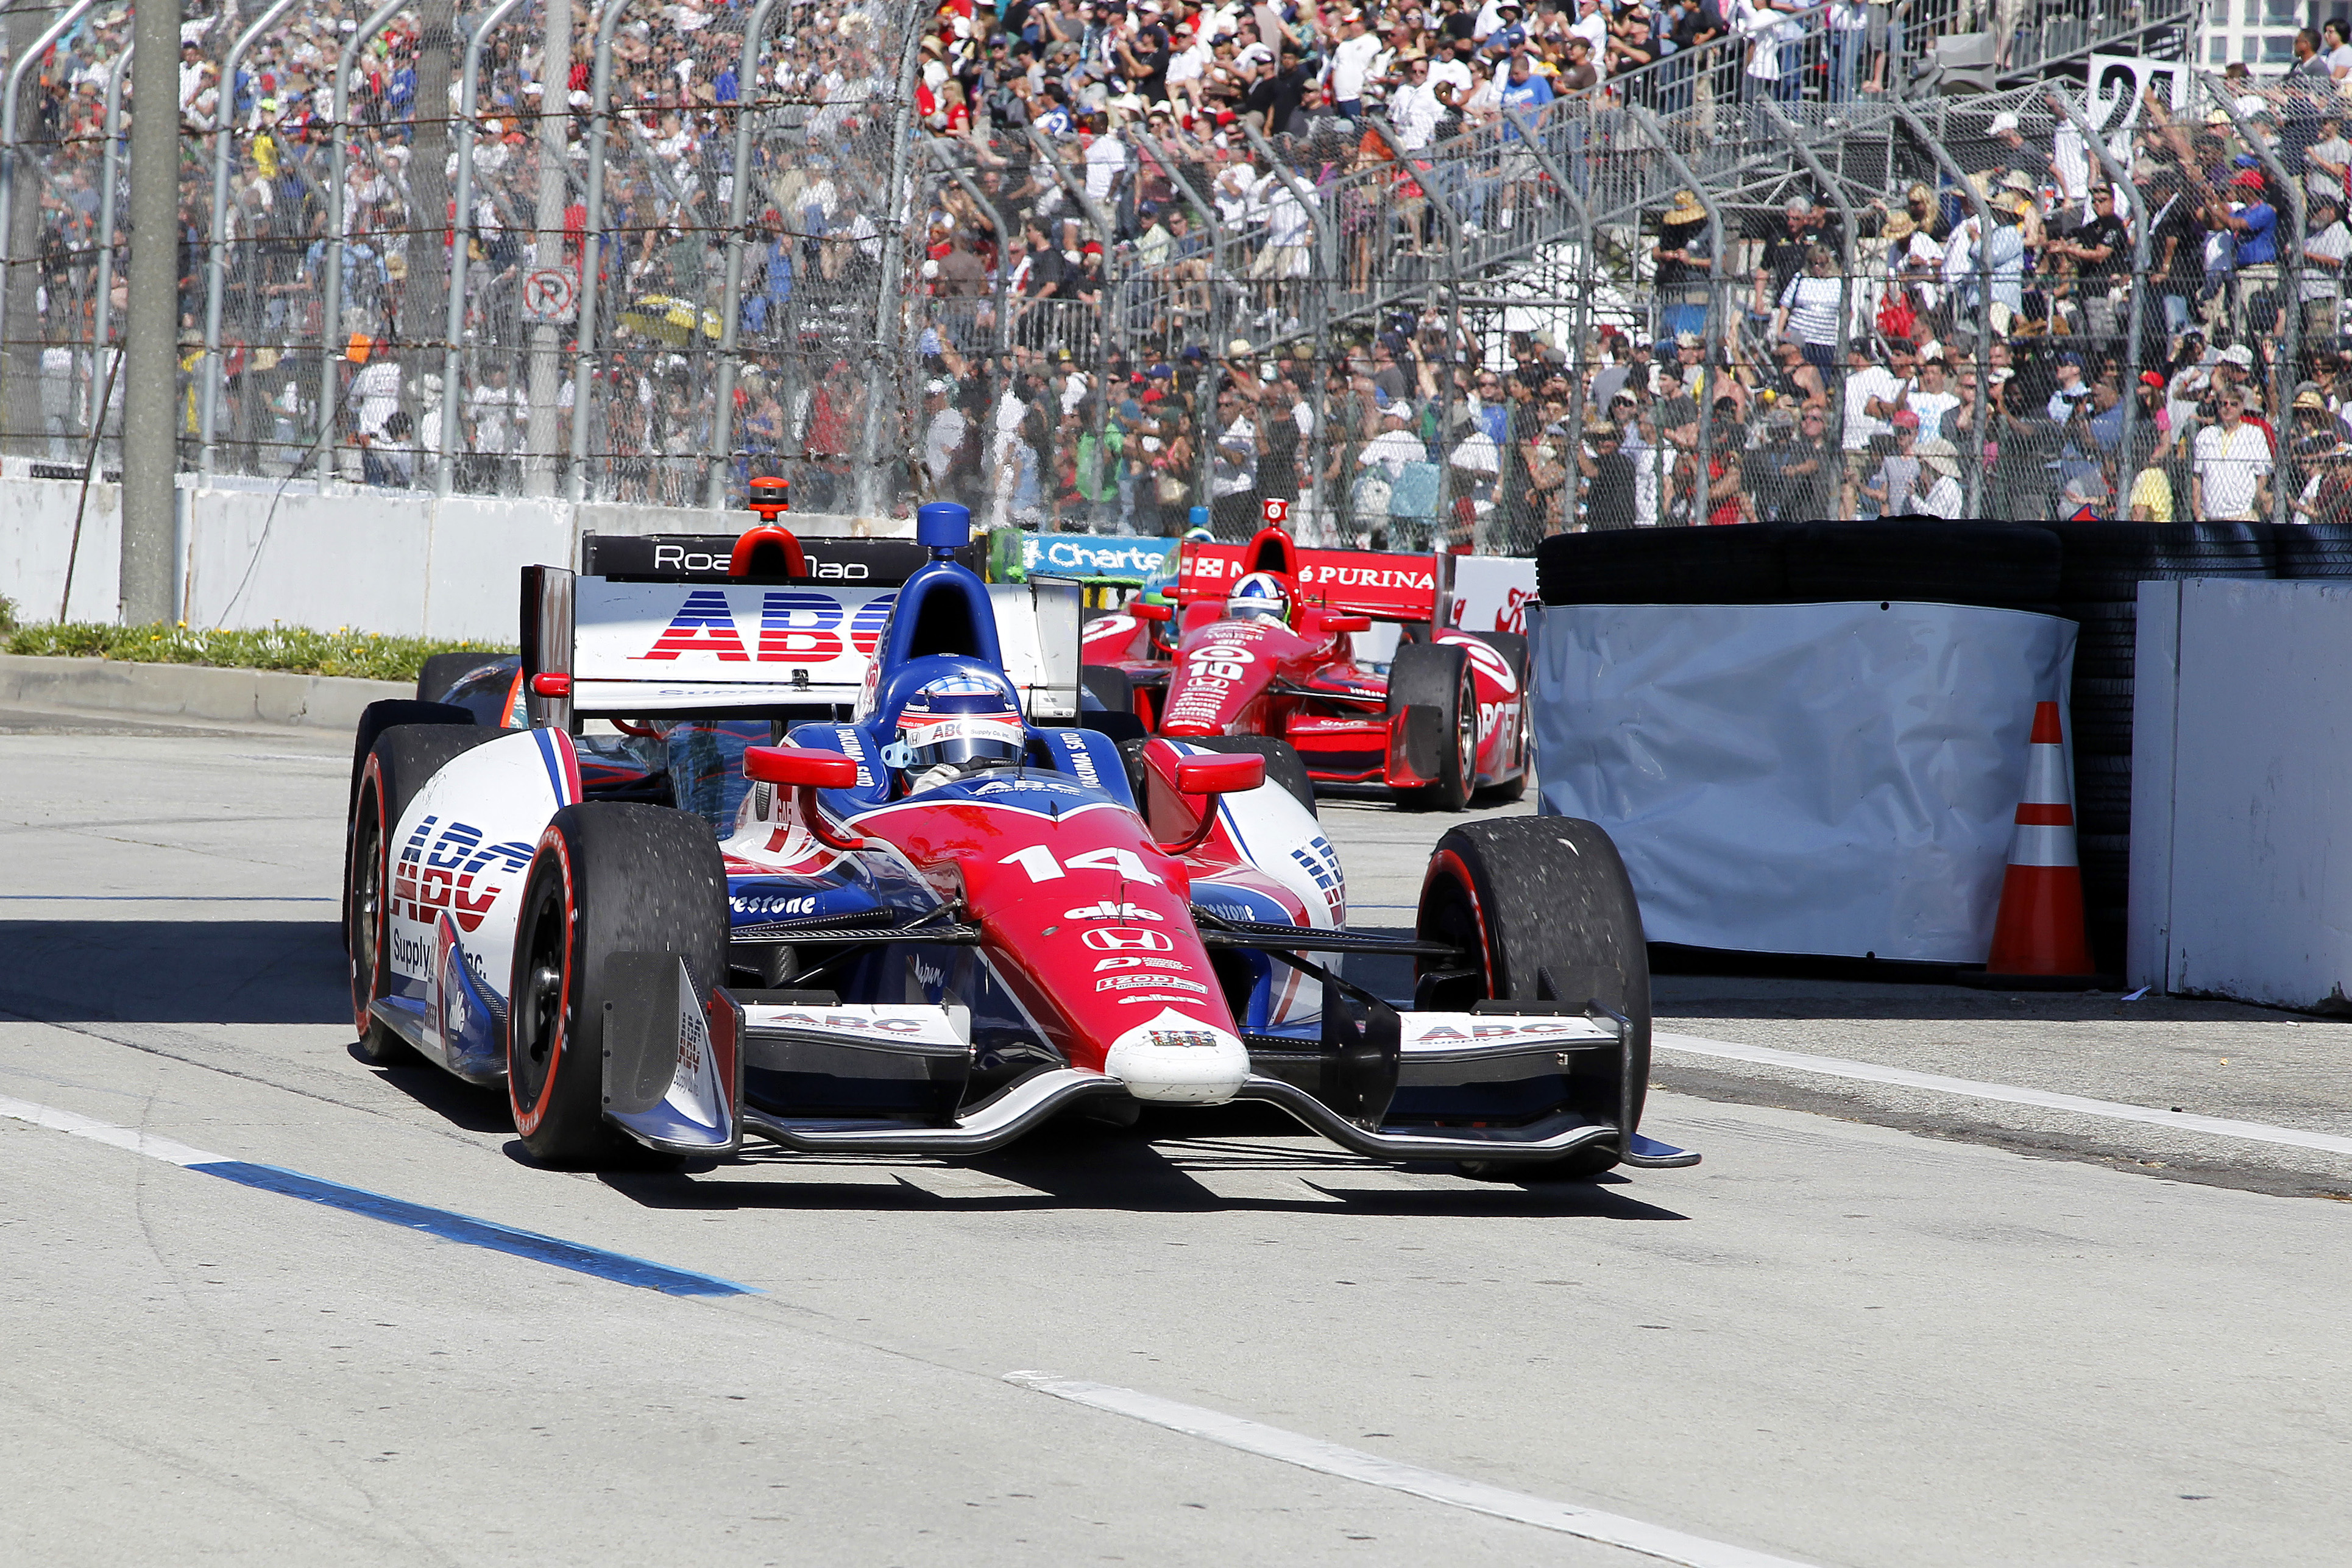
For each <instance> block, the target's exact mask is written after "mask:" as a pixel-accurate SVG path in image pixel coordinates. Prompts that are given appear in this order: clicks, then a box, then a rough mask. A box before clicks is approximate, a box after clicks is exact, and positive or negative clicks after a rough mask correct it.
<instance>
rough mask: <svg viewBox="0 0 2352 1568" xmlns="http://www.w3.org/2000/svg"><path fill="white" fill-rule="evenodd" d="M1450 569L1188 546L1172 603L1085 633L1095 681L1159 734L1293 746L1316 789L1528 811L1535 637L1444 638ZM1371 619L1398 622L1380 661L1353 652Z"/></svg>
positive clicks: (1110, 700) (1271, 535) (1360, 554)
mask: <svg viewBox="0 0 2352 1568" xmlns="http://www.w3.org/2000/svg"><path fill="white" fill-rule="evenodd" d="M1267 505H1268V507H1269V508H1272V507H1275V506H1276V505H1278V503H1274V502H1269V503H1267ZM1444 559H1445V558H1444V557H1440V556H1413V555H1382V554H1374V553H1371V552H1369V551H1364V550H1310V549H1299V548H1298V547H1297V544H1295V543H1294V542H1293V541H1292V539H1291V538H1290V535H1289V534H1288V533H1287V532H1286V531H1285V530H1284V529H1283V528H1281V527H1280V526H1279V525H1278V524H1276V523H1274V522H1271V521H1270V522H1269V524H1268V526H1267V527H1265V528H1262V529H1261V530H1259V532H1258V535H1257V537H1256V538H1253V539H1252V540H1250V542H1249V543H1248V544H1247V545H1243V546H1233V545H1215V544H1209V543H1205V542H1202V541H1197V540H1188V541H1186V543H1185V544H1184V546H1183V549H1182V552H1181V556H1180V559H1179V567H1178V573H1177V588H1176V594H1175V599H1176V602H1175V603H1174V604H1173V605H1169V604H1154V603H1133V604H1129V605H1128V606H1127V607H1126V608H1125V609H1123V610H1121V611H1120V612H1118V613H1116V614H1112V615H1106V616H1103V617H1100V618H1099V619H1097V620H1095V621H1092V622H1088V623H1087V628H1086V643H1085V652H1084V655H1083V657H1084V660H1085V664H1086V675H1085V678H1086V680H1087V685H1088V686H1089V688H1090V689H1091V690H1092V691H1093V692H1094V693H1095V694H1096V695H1097V697H1098V698H1099V699H1100V700H1101V702H1102V703H1103V705H1104V706H1107V707H1132V708H1133V710H1134V711H1135V712H1136V714H1137V715H1138V716H1139V719H1140V720H1141V721H1142V722H1143V723H1144V725H1145V726H1146V727H1148V728H1150V729H1152V730H1154V731H1156V732H1157V733H1158V734H1160V735H1164V736H1170V737H1188V738H1189V737H1203V736H1244V735H1262V736H1271V737H1276V738H1279V739H1281V740H1284V741H1286V742H1288V743H1289V744H1290V746H1291V747H1294V748H1296V749H1297V753H1298V755H1299V758H1300V759H1301V760H1302V761H1303V762H1304V763H1305V764H1306V774H1307V778H1308V779H1311V780H1313V781H1314V782H1316V783H1323V784H1384V785H1386V786H1388V787H1389V788H1390V789H1394V790H1396V791H1397V792H1398V794H1399V797H1400V799H1402V800H1404V801H1406V802H1407V803H1410V804H1414V805H1423V806H1434V807H1437V808H1439V809H1441V810H1449V811H1458V810H1461V809H1462V808H1463V807H1464V806H1465V805H1466V804H1467V803H1468V802H1469V800H1470V798H1471V796H1472V794H1473V793H1474V792H1478V791H1484V792H1485V796H1486V799H1487V800H1492V801H1495V802H1496V803H1501V802H1505V801H1510V800H1517V799H1519V797H1520V796H1521V795H1522V794H1523V793H1524V792H1525V791H1526V789H1527V779H1528V761H1529V748H1528V713H1527V706H1526V689H1527V676H1528V644H1527V639H1526V638H1525V637H1523V636H1521V635H1519V634H1517V633H1516V632H1461V631H1455V630H1453V629H1451V628H1450V627H1446V626H1445V625H1444V616H1443V615H1442V614H1441V613H1440V612H1439V606H1438V603H1437V598H1438V590H1437V579H1438V575H1439V570H1440V569H1441V567H1442V565H1443V563H1444ZM1375 617H1377V618H1380V619H1382V620H1392V621H1397V622H1402V623H1403V631H1404V633H1405V640H1404V641H1402V643H1400V644H1399V645H1398V646H1397V648H1396V650H1395V653H1394V656H1393V657H1392V658H1391V659H1389V660H1387V661H1385V662H1375V661H1372V660H1370V659H1367V658H1364V657H1361V656H1360V653H1359V651H1358V644H1357V638H1358V637H1359V636H1360V635H1361V634H1362V633H1364V632H1368V631H1370V628H1371V624H1372V621H1373V619H1374V618H1375Z"/></svg>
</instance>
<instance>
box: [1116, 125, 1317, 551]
mask: <svg viewBox="0 0 2352 1568" xmlns="http://www.w3.org/2000/svg"><path fill="white" fill-rule="evenodd" d="M1135 140H1136V143H1137V145H1139V146H1142V147H1149V148H1150V149H1151V155H1152V156H1153V157H1155V158H1157V159H1159V160H1160V167H1161V168H1163V169H1165V170H1167V171H1168V178H1169V179H1170V181H1171V182H1172V183H1174V184H1175V186H1176V188H1177V189H1178V190H1180V191H1181V192H1183V193H1184V199H1185V200H1186V201H1187V202H1190V203H1191V204H1192V210H1193V211H1194V212H1196V213H1198V214H1201V222H1202V224H1203V225H1206V227H1207V228H1208V231H1209V276H1208V278H1207V280H1206V281H1205V282H1204V283H1203V284H1202V295H1203V296H1204V297H1205V298H1207V300H1208V303H1209V340H1210V341H1212V342H1215V341H1217V340H1219V339H1221V338H1222V337H1223V331H1222V330H1221V329H1219V327H1218V325H1217V316H1218V310H1217V301H1218V298H1219V295H1220V288H1219V285H1218V281H1217V274H1218V273H1219V271H1220V270H1222V269H1223V267H1224V265H1225V246H1226V244H1227V237H1226V235H1225V225H1224V224H1223V222H1222V221H1221V220H1220V219H1219V218H1218V216H1217V204H1216V203H1214V202H1213V201H1202V199H1201V193H1200V192H1199V191H1198V190H1197V189H1195V188H1194V186H1193V184H1192V181H1190V180H1188V179H1186V178H1185V177H1184V172H1183V170H1182V169H1181V167H1180V166H1179V165H1178V164H1177V162H1176V159H1175V157H1174V156H1173V155H1172V154H1171V153H1170V152H1169V151H1168V148H1167V145H1166V144H1165V143H1164V142H1160V141H1154V140H1153V139H1152V138H1151V136H1150V135H1149V134H1148V133H1146V132H1144V131H1137V132H1136V133H1135ZM1216 392H1217V389H1216V387H1215V385H1214V384H1213V383H1212V384H1211V386H1210V388H1209V396H1208V399H1207V401H1206V402H1204V403H1203V404H1202V409H1203V411H1204V412H1203V413H1202V415H1201V417H1200V419H1199V421H1198V422H1197V428H1195V429H1194V431H1193V433H1192V434H1193V435H1194V436H1195V437H1196V444H1197V445H1198V446H1199V448H1200V451H1199V453H1198V454H1197V455H1196V456H1195V458H1194V473H1195V476H1194V479H1193V484H1194V485H1195V486H1197V488H1198V492H1199V495H1200V497H1201V502H1202V505H1203V506H1206V505H1207V504H1208V502H1209V499H1210V497H1209V476H1210V474H1211V473H1212V471H1213V470H1212V469H1211V466H1210V460H1209V455H1210V452H1211V450H1212V448H1213V445H1214V443H1213V442H1212V441H1210V440H1209V434H1210V428H1211V425H1212V423H1213V422H1214V420H1215V419H1216V416H1217V407H1216V403H1217V397H1216ZM1339 483H1340V486H1341V487H1342V488H1345V487H1346V486H1347V483H1348V480H1347V477H1346V476H1341V478H1340V481H1339Z"/></svg>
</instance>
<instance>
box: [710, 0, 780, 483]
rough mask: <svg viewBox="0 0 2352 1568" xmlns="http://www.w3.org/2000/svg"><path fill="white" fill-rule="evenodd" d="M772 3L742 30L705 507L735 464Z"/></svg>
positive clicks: (754, 12)
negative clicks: (738, 367) (746, 235)
mask: <svg viewBox="0 0 2352 1568" xmlns="http://www.w3.org/2000/svg"><path fill="white" fill-rule="evenodd" d="M775 8H776V0H759V4H758V5H753V6H752V7H751V20H750V21H748V22H747V23H745V24H744V26H743V64H742V68H740V70H738V71H737V72H736V74H735V178H734V183H733V184H732V186H731V188H730V190H729V192H728V195H727V282H726V286H725V287H724V288H722V289H721V290H720V292H719V310H720V312H721V319H720V321H719V401H718V403H717V405H716V406H715V407H713V408H712V409H711V411H710V474H709V478H708V480H707V481H706V482H705V497H704V503H703V504H704V505H706V506H708V507H709V508H710V509H711V510H712V511H714V512H716V511H719V510H720V509H722V508H723V507H725V506H726V505H727V470H728V469H729V468H730V466H731V465H733V463H734V460H735V454H734V453H733V452H732V451H731V450H730V448H731V447H732V445H733V444H734V434H733V432H734V419H735V357H736V350H737V344H738V343H739V342H740V339H741V335H742V327H743V225H744V224H745V222H746V221H748V220H749V218H750V216H751V95H752V93H753V91H754V90H755V89H757V88H758V86H759V81H760V50H761V46H762V45H764V44H765V43H766V42H767V38H768V15H769V13H770V12H772V11H773V10H774V9H775Z"/></svg>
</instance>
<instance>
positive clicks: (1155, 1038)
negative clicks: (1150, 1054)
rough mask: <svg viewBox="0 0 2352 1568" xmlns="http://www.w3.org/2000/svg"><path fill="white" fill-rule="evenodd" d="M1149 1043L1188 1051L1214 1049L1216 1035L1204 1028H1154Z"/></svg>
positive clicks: (1215, 1047) (1215, 1046)
mask: <svg viewBox="0 0 2352 1568" xmlns="http://www.w3.org/2000/svg"><path fill="white" fill-rule="evenodd" d="M1151 1043H1152V1044H1154V1045H1165V1046H1171V1047H1176V1048H1180V1049H1182V1050H1188V1051H1214V1050H1216V1049H1217V1037H1216V1036H1215V1035H1213V1034H1211V1033H1210V1032H1209V1031H1208V1030H1204V1029H1201V1030H1193V1029H1155V1030H1152V1031H1151Z"/></svg>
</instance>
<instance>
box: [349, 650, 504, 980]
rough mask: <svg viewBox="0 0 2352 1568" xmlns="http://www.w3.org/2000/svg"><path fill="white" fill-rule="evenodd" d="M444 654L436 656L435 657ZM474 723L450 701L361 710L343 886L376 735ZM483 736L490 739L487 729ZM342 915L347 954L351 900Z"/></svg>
mask: <svg viewBox="0 0 2352 1568" xmlns="http://www.w3.org/2000/svg"><path fill="white" fill-rule="evenodd" d="M444 656H445V655H442V654H438V653H436V654H435V655H434V657H435V658H441V657H444ZM428 662H429V661H428ZM473 722H474V716H473V715H472V714H471V713H469V712H467V710H466V709H464V708H461V707H456V706H451V705H450V704H448V703H427V702H415V703H413V702H409V701H407V700H406V699H404V698H401V697H394V698H392V699H390V700H388V701H385V702H380V703H370V704H368V706H365V707H363V708H362V709H361V710H360V724H359V729H358V731H357V733H355V734H354V735H353V736H352V790H351V793H350V794H349V795H347V796H345V797H344V798H343V885H344V886H345V887H346V888H348V887H350V886H351V884H352V861H351V849H352V822H353V821H354V820H355V819H356V818H357V816H358V813H359V809H360V774H361V772H362V770H363V769H364V768H366V767H367V759H368V753H369V752H371V751H373V750H374V749H375V743H376V738H377V737H379V736H381V735H383V732H384V731H385V730H387V729H392V728H395V727H398V726H400V725H404V724H432V725H439V724H447V725H470V724H472V723H473ZM484 738H485V739H487V738H488V733H487V732H485V735H484ZM393 821H395V822H396V821H400V819H399V818H398V817H397V816H395V817H394V818H393ZM343 916H344V917H343V951H344V952H346V953H348V952H350V951H351V950H352V923H351V907H350V904H348V903H346V904H345V905H344V911H343Z"/></svg>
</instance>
